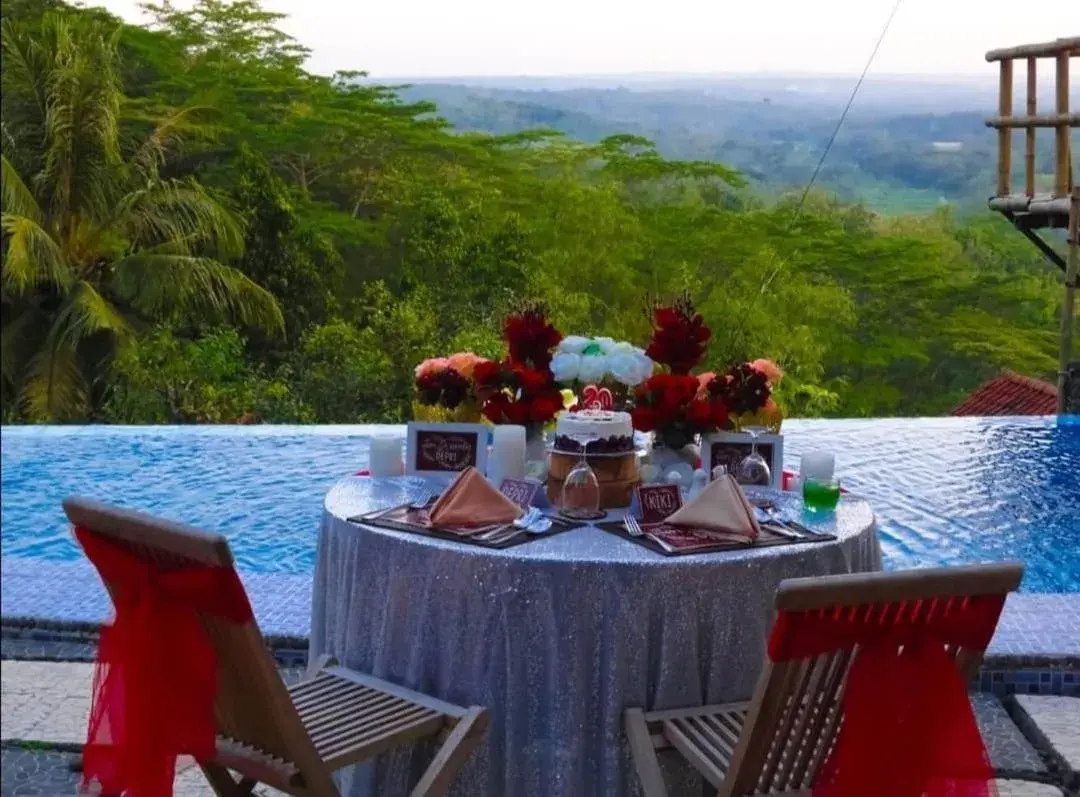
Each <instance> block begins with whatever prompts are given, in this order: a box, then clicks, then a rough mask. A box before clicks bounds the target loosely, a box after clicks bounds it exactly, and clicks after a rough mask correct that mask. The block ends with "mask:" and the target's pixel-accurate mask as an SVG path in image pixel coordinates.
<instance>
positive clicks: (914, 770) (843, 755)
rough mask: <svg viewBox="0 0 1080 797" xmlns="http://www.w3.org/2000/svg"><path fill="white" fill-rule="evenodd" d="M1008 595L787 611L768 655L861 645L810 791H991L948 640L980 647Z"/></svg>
mask: <svg viewBox="0 0 1080 797" xmlns="http://www.w3.org/2000/svg"><path fill="white" fill-rule="evenodd" d="M1004 601H1005V599H1004V597H1001V596H979V597H969V598H955V599H951V600H949V599H941V600H927V601H913V602H909V603H900V604H887V605H886V604H878V605H867V606H860V607H847V608H841V609H833V608H830V609H821V610H810V611H781V612H780V613H779V615H778V617H777V622H776V625H775V626H774V628H773V632H772V636H771V637H770V639H769V657H770V658H771V659H772V660H773V661H785V660H790V659H796V658H804V657H808V656H817V655H820V654H823V653H828V652H830V651H834V650H838V649H843V648H849V647H851V646H853V645H858V646H859V647H858V652H857V653H856V655H855V659H854V661H853V662H852V664H851V669H850V671H849V672H848V683H847V688H846V691H845V693H844V697H843V711H844V721H843V724H842V725H841V727H840V731H839V734H838V736H837V739H836V744H835V746H834V747H833V750H832V752H831V753H830V755H829V757H828V758H827V759H826V760H825V762H824V763H823V764H822V767H821V769H820V771H819V772H818V775H817V778H816V780H815V783H814V789H813V794H814V797H867V796H868V795H874V796H875V797H992V796H993V795H995V794H996V793H997V792H996V789H995V788H994V786H993V783H992V781H991V778H992V777H993V768H992V767H991V766H990V759H989V756H988V755H987V752H986V747H985V745H984V744H983V740H982V735H981V734H980V733H979V727H978V725H977V724H976V722H975V716H974V714H973V713H972V710H971V704H970V702H969V701H968V694H967V685H966V684H965V683H964V682H963V679H962V678H961V677H960V672H959V670H958V669H957V667H956V663H955V662H954V661H953V659H952V658H950V656H949V655H948V653H947V652H946V651H945V647H944V646H945V645H946V644H950V645H961V646H963V647H966V648H976V649H980V648H984V647H985V646H986V645H987V644H989V642H990V638H991V637H992V636H993V634H994V628H995V627H996V626H997V621H998V616H999V615H1000V614H1001V608H1002V606H1003V605H1004Z"/></svg>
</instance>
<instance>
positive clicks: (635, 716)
mask: <svg viewBox="0 0 1080 797" xmlns="http://www.w3.org/2000/svg"><path fill="white" fill-rule="evenodd" d="M623 722H624V723H625V725H626V738H627V740H628V741H629V742H630V755H631V757H632V758H633V759H634V769H635V770H636V771H637V774H638V778H640V779H641V788H642V791H644V792H645V797H667V787H666V786H665V785H664V776H663V774H662V773H661V772H660V759H658V758H657V757H656V748H655V747H654V746H653V743H652V737H651V736H650V735H649V725H648V723H646V722H645V712H644V711H642V710H641V709H640V708H628V709H626V712H625V713H624V714H623Z"/></svg>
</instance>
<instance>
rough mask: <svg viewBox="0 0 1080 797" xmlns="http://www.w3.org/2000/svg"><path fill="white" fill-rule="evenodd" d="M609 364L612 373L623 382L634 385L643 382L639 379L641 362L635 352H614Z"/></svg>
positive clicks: (628, 385)
mask: <svg viewBox="0 0 1080 797" xmlns="http://www.w3.org/2000/svg"><path fill="white" fill-rule="evenodd" d="M608 365H609V367H610V368H611V375H612V376H613V377H615V378H616V379H617V380H619V382H620V383H621V384H624V385H626V386H627V387H634V386H635V385H638V384H640V383H641V380H640V379H638V372H639V370H640V367H639V363H638V361H637V357H635V356H634V355H633V354H627V353H620V354H613V355H612V356H611V359H610V360H609V363H608Z"/></svg>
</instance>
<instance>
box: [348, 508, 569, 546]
mask: <svg viewBox="0 0 1080 797" xmlns="http://www.w3.org/2000/svg"><path fill="white" fill-rule="evenodd" d="M427 513H428V510H427V509H426V508H425V509H413V508H412V507H407V506H403V507H394V508H392V509H388V510H386V511H385V512H383V513H382V514H375V515H357V516H356V517H351V518H349V522H350V523H356V524H358V525H367V526H378V527H380V528H384V529H393V530H395V531H408V532H410V533H412V534H421V535H423V536H425V537H436V538H438V539H440V540H451V541H453V542H460V543H464V544H465V545H476V546H479V547H481V548H495V549H502V548H513V547H514V546H515V545H522V544H524V543H526V542H530V541H532V540H538V539H542V538H544V537H550V536H552V535H553V534H562V533H563V532H564V531H570V530H572V529H579V528H581V527H582V526H585V525H588V524H587V523H580V522H575V521H571V520H567V519H566V518H562V517H559V516H557V515H548V516H546V517H547V518H548V520H550V521H551V528H550V529H548V530H547V531H544V532H541V533H540V534H531V533H530V532H528V531H526V530H525V529H519V530H518V533H517V534H515V535H513V536H512V537H508V538H506V539H503V540H502V541H499V542H494V543H492V542H488V541H485V540H481V539H477V536H478V535H480V534H483V533H485V532H487V531H494V530H496V529H509V528H510V527H511V526H512V525H513V524H512V523H496V524H493V525H491V526H480V527H476V526H445V527H442V528H436V527H432V526H428V525H426V522H427V518H428V514H427ZM456 530H459V531H456ZM496 540H498V538H497V537H496Z"/></svg>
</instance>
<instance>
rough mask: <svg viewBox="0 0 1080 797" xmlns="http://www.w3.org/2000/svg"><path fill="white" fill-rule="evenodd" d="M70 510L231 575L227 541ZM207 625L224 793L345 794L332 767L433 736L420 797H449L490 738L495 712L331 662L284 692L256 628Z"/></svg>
mask: <svg viewBox="0 0 1080 797" xmlns="http://www.w3.org/2000/svg"><path fill="white" fill-rule="evenodd" d="M64 511H65V512H66V513H67V516H68V518H69V519H70V520H71V522H72V523H73V524H75V525H76V526H79V527H81V528H82V529H85V530H86V531H88V532H90V533H92V534H94V535H99V536H101V537H104V538H107V539H108V540H109V542H111V543H113V544H120V545H121V546H122V547H124V548H125V549H126V550H128V551H130V552H131V553H132V554H134V555H135V556H138V557H139V558H140V559H142V560H143V561H146V562H149V563H152V564H153V566H154V568H155V570H158V571H167V570H173V569H176V568H182V567H184V566H185V565H188V566H190V565H194V564H201V565H209V566H212V567H227V568H232V567H233V558H232V553H231V552H230V550H229V544H228V542H227V541H226V540H225V538H224V537H222V536H220V535H217V534H209V533H206V532H203V531H199V530H196V529H192V528H188V527H185V526H181V525H178V524H176V523H171V522H169V521H166V520H161V519H158V518H154V517H151V516H149V515H146V514H143V513H139V512H131V511H127V510H122V509H116V508H113V507H110V506H106V505H105V504H101V503H99V502H96V501H90V500H86V499H81V498H69V499H67V500H65V501H64ZM106 587H109V588H110V590H111V587H110V585H109V584H108V583H106ZM200 619H201V622H202V625H203V627H204V629H205V631H206V634H207V636H208V637H209V639H210V641H211V644H212V646H213V648H214V651H215V653H216V654H217V660H218V662H219V671H218V689H217V698H216V701H215V706H214V715H215V722H216V725H217V728H216V730H217V734H218V736H217V755H216V758H215V759H214V760H212V761H207V762H204V763H202V764H201V767H202V770H203V772H204V773H205V775H206V778H207V780H209V781H210V784H211V786H212V787H213V789H214V792H215V793H216V794H217V795H219V797H243V795H247V794H250V793H251V790H252V789H253V788H254V787H255V786H256V785H258V784H260V783H264V784H266V785H268V786H272V787H273V788H276V789H279V790H281V791H283V792H286V793H288V794H293V795H313V796H314V797H330V796H331V795H335V796H336V795H338V789H337V787H336V785H335V784H334V781H333V780H332V778H331V773H332V772H333V771H335V770H337V769H340V768H342V767H346V766H349V765H350V764H355V763H358V762H361V761H364V760H367V759H371V758H373V757H375V756H377V755H378V754H379V753H381V752H383V751H385V750H389V749H391V748H394V747H399V746H402V745H405V744H408V743H412V742H414V741H416V740H419V739H422V738H428V737H433V738H435V739H436V740H438V741H440V742H441V745H440V747H439V748H438V750H437V752H436V754H435V757H434V760H433V761H432V762H431V764H430V766H429V767H428V768H427V770H426V771H425V772H424V774H423V775H422V777H421V778H420V781H419V782H418V783H417V785H416V787H415V788H414V789H413V791H412V797H421V796H424V797H426V796H427V795H440V794H443V793H444V792H445V791H446V789H447V787H448V786H449V785H450V783H451V782H452V780H453V779H454V777H455V776H456V775H457V772H458V770H459V769H460V767H461V765H462V764H463V763H464V761H465V759H466V758H467V757H468V756H469V754H470V753H471V752H472V751H473V750H474V749H475V748H476V747H477V746H478V745H479V744H480V742H481V740H482V738H483V735H484V732H485V731H486V730H487V726H488V722H489V719H490V718H489V715H488V712H487V710H486V709H483V708H479V707H475V706H474V707H472V708H468V709H463V708H460V707H458V706H454V705H451V704H450V703H446V702H443V701H442V700H437V699H435V698H433V697H429V696H427V695H424V694H421V693H419V692H414V691H412V690H411V689H406V688H404V687H401V686H397V685H395V684H391V683H388V682H386V681H383V680H380V679H377V678H374V677H372V676H369V675H364V674H361V673H358V672H354V671H352V670H349V669H345V668H343V667H336V666H331V665H332V662H330V661H327V660H324V661H319V662H311V663H309V668H308V674H307V677H306V679H305V680H303V681H301V682H300V683H298V684H296V685H294V686H292V687H288V688H286V686H285V684H284V682H283V681H282V680H281V676H280V675H279V673H278V670H277V667H276V666H275V664H274V660H273V659H272V658H271V656H270V654H269V651H268V650H267V648H266V644H265V642H264V641H263V637H262V634H261V633H260V631H259V628H258V626H257V624H256V623H255V621H254V620H251V621H250V622H248V623H246V624H242V625H238V624H235V623H230V622H228V621H226V620H223V619H221V618H217V617H214V616H211V615H209V614H205V613H204V614H202V615H201V616H200ZM230 770H232V771H234V772H236V773H238V774H239V776H240V777H239V779H237V778H235V777H234V776H233V775H232V774H231V772H230Z"/></svg>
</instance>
